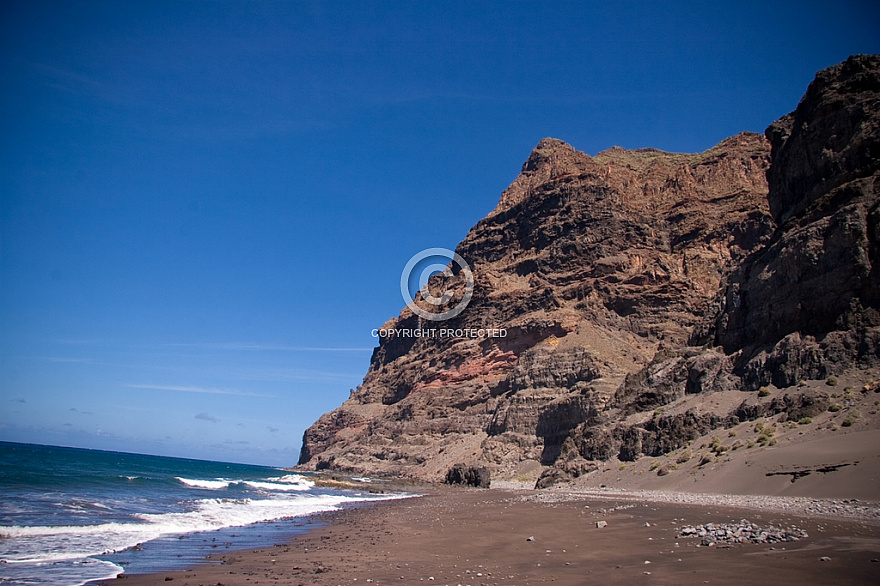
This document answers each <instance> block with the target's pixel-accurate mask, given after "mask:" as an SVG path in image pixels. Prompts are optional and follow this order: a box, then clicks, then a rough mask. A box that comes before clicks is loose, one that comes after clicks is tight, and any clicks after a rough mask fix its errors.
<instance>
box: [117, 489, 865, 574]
mask: <svg viewBox="0 0 880 586" xmlns="http://www.w3.org/2000/svg"><path fill="white" fill-rule="evenodd" d="M739 498H741V497H731V499H730V500H728V501H727V502H736V501H737V499H739ZM759 498H760V497H759ZM744 504H745V505H748V504H749V503H748V502H746V501H744ZM776 504H778V503H776ZM831 504H832V505H833V504H834V503H831ZM866 505H867V506H868V508H869V509H871V510H874V511H876V503H873V504H871V503H863V502H860V503H858V505H857V506H855V507H854V506H851V504H847V503H842V502H841V508H839V509H838V512H839V513H840V514H838V515H837V516H829V515H825V516H816V515H812V516H799V515H797V514H790V513H786V512H781V511H780V510H779V508H774V506H775V504H774V503H770V505H768V506H765V507H763V508H760V509H756V508H751V509H749V508H743V507H730V506H719V505H700V504H693V503H690V504H683V503H674V502H673V503H669V502H667V503H662V502H654V501H648V500H644V498H641V499H640V497H639V496H638V494H634V493H630V494H628V495H620V494H618V495H607V496H603V495H601V494H600V495H597V494H585V493H571V492H563V491H548V492H544V493H536V492H533V491H524V490H519V491H514V490H496V489H492V490H475V489H458V490H456V489H445V488H442V489H431V490H428V491H426V492H424V493H423V496H421V497H419V498H412V499H406V500H398V501H389V502H382V503H378V504H375V505H371V506H367V507H360V508H353V509H345V510H342V511H339V512H335V513H331V514H327V515H324V516H323V517H322V521H323V522H324V524H323V525H322V526H320V527H319V528H316V529H315V530H313V531H311V532H309V533H308V534H306V535H304V536H299V537H296V538H295V539H293V540H292V541H291V542H290V543H279V544H275V545H274V546H273V547H267V548H264V549H260V550H247V551H231V552H226V553H218V554H216V555H213V556H211V557H210V559H209V560H208V563H205V564H202V565H199V566H196V567H194V568H191V569H189V570H187V571H179V572H167V573H159V574H153V575H131V576H125V578H124V583H125V584H129V585H132V586H134V585H146V584H166V583H167V582H169V581H173V582H174V583H175V584H180V585H187V586H196V585H203V586H207V585H209V584H210V585H217V584H225V585H231V584H241V585H245V584H247V585H256V584H277V585H298V584H321V585H324V584H326V585H331V584H416V583H419V584H421V583H434V584H453V585H456V584H462V585H466V584H471V585H478V584H485V585H494V584H520V585H524V584H544V583H551V582H553V583H557V584H743V583H747V582H754V581H760V582H763V583H771V584H877V583H880V521H878V519H877V517H876V516H874V515H865V516H861V517H860V516H859V515H858V514H856V515H853V509H854V508H856V509H857V508H859V507H862V508H864V507H865V506H866ZM793 509H794V510H799V509H798V508H797V507H793ZM831 514H832V515H833V507H832V509H831ZM846 515H849V517H846ZM741 519H747V520H748V521H750V522H752V523H753V524H756V525H759V526H761V527H767V526H770V525H773V526H776V527H796V528H798V529H801V530H804V531H806V532H807V534H808V537H806V538H803V539H800V540H798V541H793V542H782V543H760V544H754V543H745V544H732V545H727V544H724V543H717V544H715V545H713V546H701V545H700V543H701V540H700V539H699V538H685V537H680V536H678V533H679V530H680V529H681V528H682V527H684V526H688V525H697V524H705V523H710V522H711V523H730V522H731V521H735V522H739V521H740V520H741ZM599 521H605V522H607V526H604V527H601V528H600V527H598V526H597V524H598V522H599ZM112 583H118V581H117V580H112V581H105V582H104V584H108V585H109V584H112Z"/></svg>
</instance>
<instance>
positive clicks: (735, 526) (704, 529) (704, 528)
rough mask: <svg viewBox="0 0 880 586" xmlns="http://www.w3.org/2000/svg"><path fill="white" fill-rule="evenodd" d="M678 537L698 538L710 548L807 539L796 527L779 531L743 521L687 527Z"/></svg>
mask: <svg viewBox="0 0 880 586" xmlns="http://www.w3.org/2000/svg"><path fill="white" fill-rule="evenodd" d="M678 536H679V537H685V538H687V537H693V538H699V539H700V544H701V545H704V546H710V547H711V546H712V545H714V544H715V543H779V542H783V541H798V540H800V539H803V538H805V537H809V536H808V535H807V532H806V531H804V530H803V529H798V528H797V527H788V528H785V529H781V528H779V527H774V526H772V525H768V526H767V527H766V528H763V529H762V528H761V527H758V526H757V525H755V524H753V523H751V522H749V521H747V520H745V519H741V520H740V522H739V523H706V524H705V525H688V526H685V527H682V528H681V529H680V530H679V531H678Z"/></svg>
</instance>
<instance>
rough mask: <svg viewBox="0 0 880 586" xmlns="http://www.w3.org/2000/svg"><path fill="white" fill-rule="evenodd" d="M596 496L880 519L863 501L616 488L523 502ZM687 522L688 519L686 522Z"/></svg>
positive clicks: (878, 511)
mask: <svg viewBox="0 0 880 586" xmlns="http://www.w3.org/2000/svg"><path fill="white" fill-rule="evenodd" d="M583 496H594V497H608V496H614V497H617V498H622V499H627V500H636V501H640V502H644V501H653V502H661V503H677V504H691V505H719V506H725V507H744V508H748V509H763V510H773V511H785V512H786V513H790V514H798V513H801V514H807V515H816V516H820V517H839V518H845V519H866V518H867V519H880V506H877V504H876V503H870V502H863V501H860V500H859V499H819V498H811V497H793V496H785V497H782V496H766V495H737V494H700V493H687V492H673V491H664V490H620V489H615V488H608V487H604V488H602V487H600V488H598V489H597V488H591V489H581V490H577V491H571V490H569V491H567V492H565V493H562V492H554V491H553V490H552V489H551V490H549V491H547V492H544V493H541V494H537V495H529V496H523V497H522V500H525V501H537V502H544V503H552V502H563V501H569V500H572V499H574V498H577V497H583ZM634 506H635V505H622V506H618V507H615V508H616V509H617V510H623V509H626V508H632V507H634ZM613 510H614V509H609V510H607V511H606V510H605V509H598V512H600V513H606V512H611V511H613ZM682 520H684V519H682Z"/></svg>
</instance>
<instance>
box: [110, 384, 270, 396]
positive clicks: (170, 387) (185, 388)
mask: <svg viewBox="0 0 880 586" xmlns="http://www.w3.org/2000/svg"><path fill="white" fill-rule="evenodd" d="M125 386H126V387H127V388H129V389H150V390H154V391H175V392H179V393H203V394H206V395H235V396H238V397H274V395H263V394H260V393H247V392H244V391H237V390H235V389H218V388H207V387H192V386H178V385H148V384H129V385H125Z"/></svg>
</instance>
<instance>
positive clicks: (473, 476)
mask: <svg viewBox="0 0 880 586" xmlns="http://www.w3.org/2000/svg"><path fill="white" fill-rule="evenodd" d="M491 482H492V475H491V473H490V472H489V469H488V468H486V467H485V466H465V465H464V464H456V465H455V466H453V467H452V468H450V469H449V471H448V472H447V473H446V484H464V485H467V486H473V487H474V488H489V485H490V484H491Z"/></svg>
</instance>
